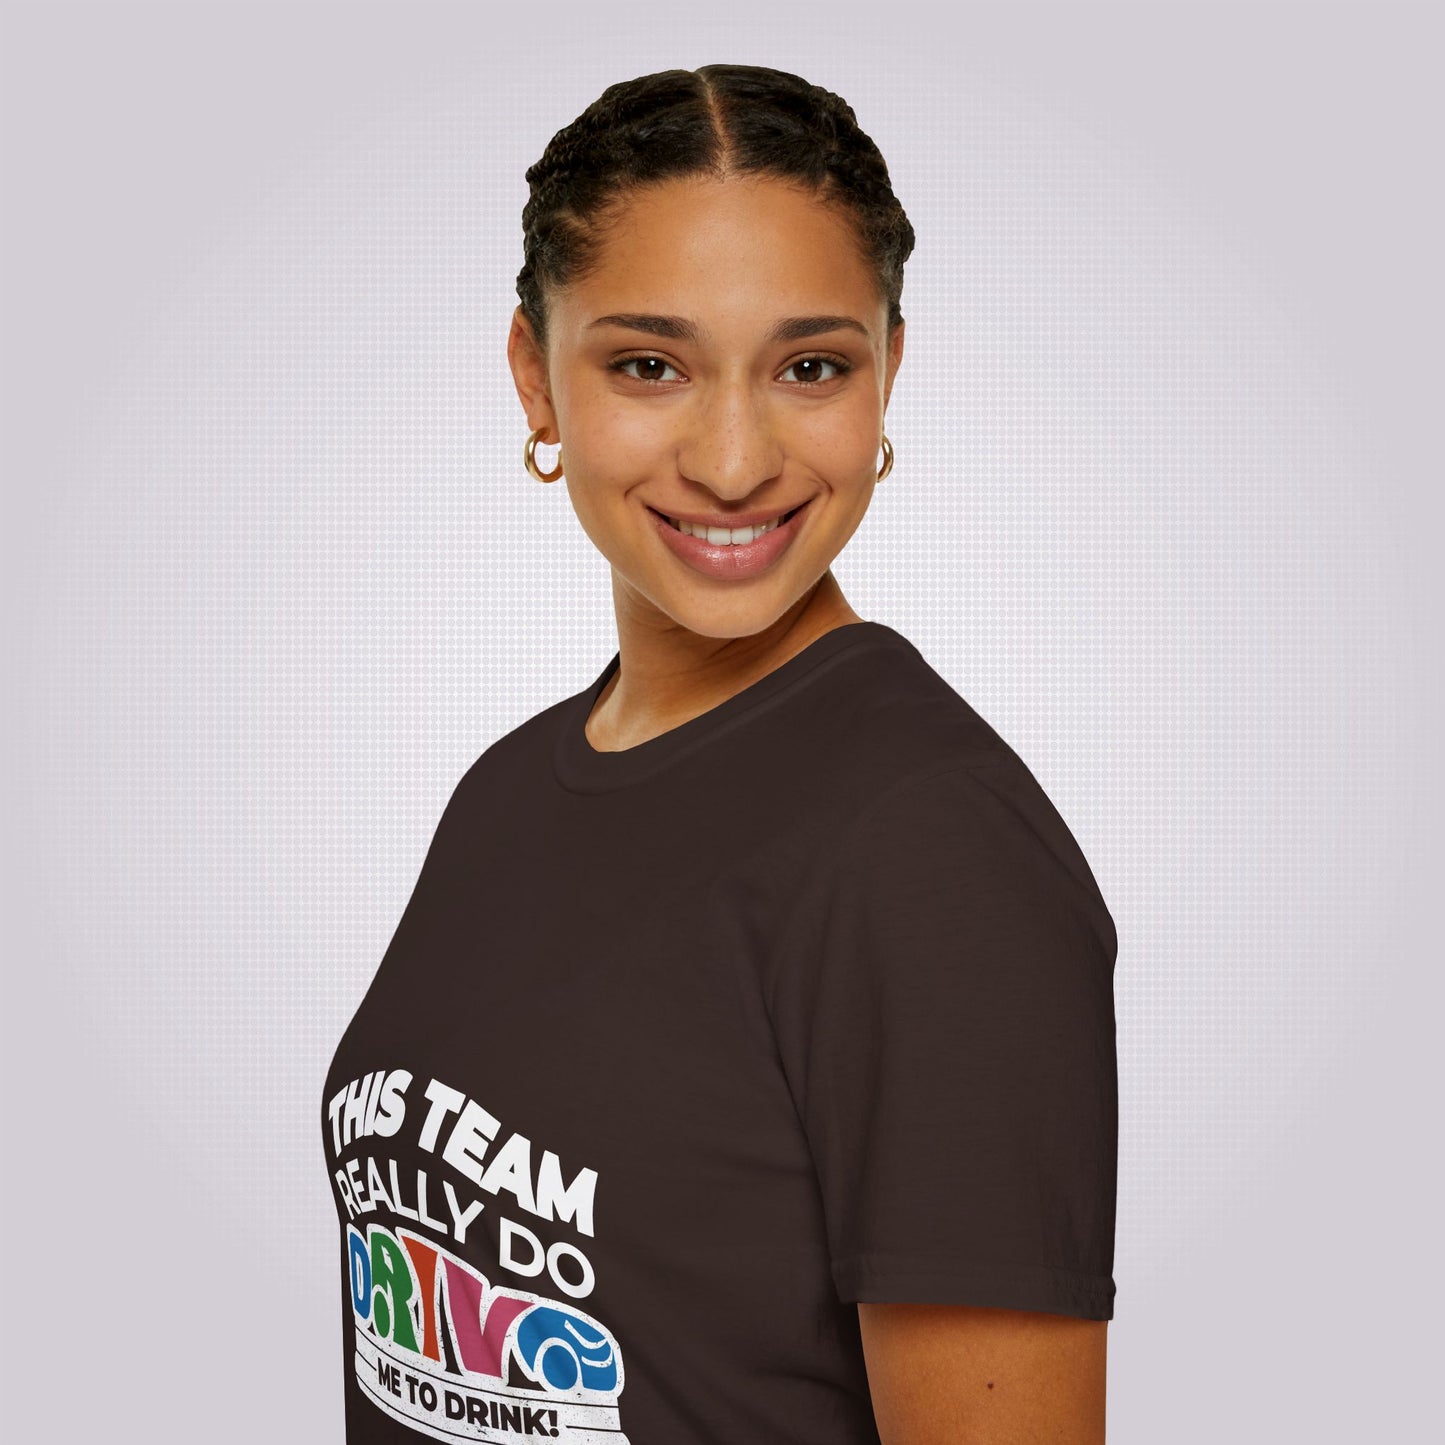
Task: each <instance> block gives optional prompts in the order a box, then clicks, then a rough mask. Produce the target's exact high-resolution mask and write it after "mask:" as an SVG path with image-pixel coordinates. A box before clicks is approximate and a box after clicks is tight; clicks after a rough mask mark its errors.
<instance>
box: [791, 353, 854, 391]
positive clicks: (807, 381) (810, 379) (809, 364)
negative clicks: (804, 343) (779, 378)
mask: <svg viewBox="0 0 1445 1445" xmlns="http://www.w3.org/2000/svg"><path fill="white" fill-rule="evenodd" d="M822 366H831V367H832V368H833V372H834V374H835V375H837V376H843V375H844V374H846V373H847V372H848V371H849V370H850V369H851V368H850V367H849V365H848V363H847V362H846V361H834V360H833V359H832V358H831V357H828V356H805V357H803V358H802V360H800V361H795V362H793V364H792V365H791V366H789V367H788V368H787V371H799V370H801V369H803V368H806V369H807V370H806V373H805V374H804V375H802V376H800V377H799V380H800V381H801V382H802V383H803V385H804V386H821V385H822V384H823V383H824V382H825V381H832V380H833V377H831V376H821V375H819V371H818V368H819V367H822ZM787 371H785V372H784V373H783V374H784V375H785V376H786V375H787Z"/></svg>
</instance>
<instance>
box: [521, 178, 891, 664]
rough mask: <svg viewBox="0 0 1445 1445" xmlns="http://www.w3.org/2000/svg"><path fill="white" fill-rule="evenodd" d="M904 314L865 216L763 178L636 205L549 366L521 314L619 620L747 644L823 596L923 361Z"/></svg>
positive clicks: (608, 243) (537, 403)
mask: <svg viewBox="0 0 1445 1445" xmlns="http://www.w3.org/2000/svg"><path fill="white" fill-rule="evenodd" d="M887 319H888V310H887V306H886V303H885V302H884V301H883V300H882V298H881V297H880V296H879V294H878V290H877V285H876V282H875V280H874V277H873V274H872V273H871V271H870V270H869V268H868V266H867V264H866V263H865V262H864V260H863V259H862V258H861V257H860V255H859V254H858V249H857V245H856V243H855V241H854V238H853V235H852V233H851V231H850V229H849V225H848V222H847V220H846V219H845V217H843V216H842V215H840V214H839V213H838V212H837V211H836V210H835V209H834V208H833V207H832V206H829V205H825V204H822V203H820V202H819V201H818V200H817V198H816V197H815V196H813V195H810V194H809V193H807V192H806V191H805V190H802V189H800V188H798V187H796V186H794V185H790V184H788V183H786V182H783V181H778V180H774V179H762V178H756V177H754V178H745V179H743V178H733V179H729V180H726V181H718V180H715V179H693V178H689V179H686V180H674V181H668V182H666V183H663V184H661V185H657V186H653V187H650V188H648V189H646V190H644V191H642V192H639V193H636V194H634V195H633V196H631V197H630V198H629V199H628V201H627V202H626V204H625V206H624V208H623V209H622V210H621V211H620V212H619V213H617V214H616V215H615V216H614V217H613V218H612V220H611V221H610V223H609V225H608V228H607V233H606V240H605V242H604V244H603V249H602V253H601V256H600V259H599V264H598V265H597V266H596V268H595V269H594V270H593V271H592V272H591V274H589V275H588V276H587V277H586V278H585V279H582V280H579V281H578V282H576V283H575V284H574V285H572V286H569V287H567V288H565V289H564V290H562V291H561V292H558V293H554V294H553V295H552V296H551V297H550V298H549V308H548V325H549V330H550V341H549V345H550V355H549V356H548V357H547V359H546V361H545V362H544V361H543V360H542V359H541V358H540V356H538V355H537V353H536V350H535V346H534V344H533V341H532V335H531V331H530V328H529V327H527V325H526V322H525V321H524V320H523V319H522V317H521V312H520V308H519V310H518V312H517V313H516V316H515V318H514V321H513V332H512V336H511V337H510V338H509V344H508V355H509V358H510V359H511V363H512V369H513V373H514V376H515V377H516V381H517V387H518V393H519V395H520V396H521V398H522V402H523V405H524V406H525V408H526V411H527V419H528V424H529V426H531V427H533V428H535V427H539V426H540V427H545V428H546V429H547V430H546V432H545V433H544V435H545V437H546V439H547V441H548V442H550V443H554V444H555V443H556V442H557V441H558V440H559V438H560V441H561V444H562V464H563V466H564V468H565V477H566V484H567V488H568V492H569V495H570V496H571V499H572V505H573V506H574V508H575V509H576V512H577V516H578V519H579V520H580V521H581V524H582V527H583V529H584V530H585V531H586V533H587V535H588V536H589V537H590V538H591V539H592V541H593V543H595V545H596V546H597V548H598V550H599V551H600V552H601V553H602V554H603V555H604V556H605V557H606V558H607V560H608V561H609V562H610V563H611V564H612V567H613V569H614V576H615V581H616V598H617V603H618V606H619V607H626V608H629V609H632V610H633V612H634V615H635V616H637V617H639V618H641V617H643V616H645V615H649V614H663V615H664V616H663V617H655V616H653V618H652V620H655V621H659V622H661V621H663V620H664V618H670V619H671V620H672V621H673V622H674V623H676V624H677V625H680V626H682V627H685V628H687V629H689V630H690V631H692V632H695V633H699V634H701V635H704V636H709V637H739V636H745V635H752V634H753V633H756V632H760V631H762V630H763V629H764V628H765V627H767V626H768V625H769V624H771V623H772V622H774V621H776V620H777V619H778V618H779V617H780V616H781V615H782V614H783V613H784V612H786V611H787V610H788V609H789V608H790V607H791V606H793V604H794V603H796V602H797V600H798V599H799V598H800V597H802V596H803V595H804V594H805V593H806V592H808V591H809V590H810V589H811V588H812V587H813V586H814V585H815V584H816V583H817V582H818V580H819V579H820V578H821V577H822V576H823V574H824V573H825V572H826V571H827V569H828V567H829V566H830V565H831V563H832V561H833V559H834V558H835V557H836V556H837V555H838V553H839V552H840V551H841V550H842V548H843V545H844V544H845V543H846V542H847V540H848V539H849V537H851V536H852V535H853V532H854V530H855V529H856V527H857V526H858V523H859V522H860V521H861V520H862V517H863V513H864V512H865V511H866V510H867V507H868V502H869V500H870V498H871V497H872V495H873V488H874V485H875V481H876V476H877V470H878V466H879V448H880V443H881V436H882V431H883V413H884V408H885V407H886V405H887V401H888V395H889V392H890V391H891V389H892V385H893V377H894V374H895V372H896V371H897V368H898V364H899V361H900V360H901V358H902V354H903V327H902V325H901V324H900V325H899V326H898V327H896V328H895V333H894V335H893V336H892V337H891V338H890V337H889V336H888V334H887ZM542 465H543V466H546V465H549V463H547V462H545V461H543V462H542ZM789 513H794V515H792V516H791V517H789V516H788V514H789ZM669 518H670V519H672V520H671V521H669V520H667V519H669ZM678 519H691V520H695V521H697V522H699V523H710V524H711V525H712V526H714V527H724V528H726V529H727V531H726V537H727V539H731V538H733V537H737V538H738V541H736V542H734V541H732V540H727V539H724V536H723V535H722V534H720V533H717V532H714V533H713V534H712V535H711V536H709V537H703V538H699V537H697V536H693V535H687V534H685V533H684V532H682V531H680V530H678V529H677V528H676V527H675V526H674V525H673V523H674V522H675V521H677V520H678ZM754 523H759V524H762V525H764V526H766V527H767V529H768V530H767V531H765V532H763V533H762V534H761V535H760V536H758V535H757V534H756V533H754V532H751V531H743V530H741V529H742V528H744V527H747V526H751V525H752V524H754ZM754 537H756V540H748V539H749V538H754Z"/></svg>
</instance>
